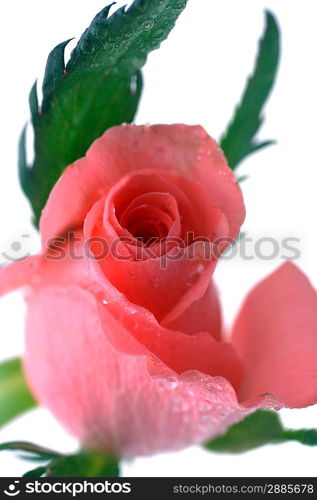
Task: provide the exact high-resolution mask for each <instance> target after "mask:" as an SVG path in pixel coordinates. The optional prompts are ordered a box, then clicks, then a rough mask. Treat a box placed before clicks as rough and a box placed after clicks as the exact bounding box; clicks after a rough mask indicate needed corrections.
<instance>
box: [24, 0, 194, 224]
mask: <svg viewBox="0 0 317 500" xmlns="http://www.w3.org/2000/svg"><path fill="white" fill-rule="evenodd" d="M186 2H187V0H151V1H150V2H149V1H148V0H135V1H134V3H133V4H132V5H131V7H130V8H129V9H125V8H121V9H118V10H117V11H116V12H115V13H114V14H112V15H111V16H110V17H109V9H110V6H107V7H105V8H104V9H103V10H102V11H101V12H100V13H99V14H97V16H96V17H95V18H94V20H93V21H92V23H91V25H90V26H89V28H88V29H87V30H86V31H85V33H84V34H83V35H82V37H81V38H80V40H79V42H78V44H77V46H76V47H75V49H74V50H73V52H72V54H71V57H70V60H69V61H68V63H67V65H66V66H65V63H64V49H65V46H66V45H67V43H68V41H66V42H62V43H61V44H59V45H58V46H57V47H55V49H54V50H53V51H52V52H51V54H50V55H49V58H48V61H47V66H46V71H45V78H44V83H43V102H42V105H41V108H38V109H37V113H36V112H35V111H34V110H35V108H36V106H37V104H36V95H34V88H33V92H32V93H31V97H30V102H31V104H32V122H33V127H34V136H35V139H34V149H35V160H34V163H33V165H32V168H28V166H27V163H26V160H25V134H23V135H22V137H21V141H20V146H19V153H20V154H19V171H20V178H21V184H22V187H23V190H24V191H25V193H26V195H27V196H28V198H29V200H30V201H31V204H32V207H33V211H34V214H35V218H36V221H38V219H39V217H40V213H41V210H42V208H43V206H44V205H45V202H46V200H47V197H48V195H49V193H50V191H51V189H52V187H53V185H54V184H55V182H56V181H57V179H58V178H59V177H60V175H61V173H62V172H63V170H64V169H65V167H66V166H67V165H69V164H71V163H72V162H73V161H74V160H76V159H78V158H80V157H82V156H83V155H84V154H85V152H86V151H87V149H88V147H89V146H90V144H91V143H92V142H93V140H94V139H96V138H97V137H99V136H100V135H101V134H102V133H103V132H104V131H105V130H106V129H108V128H109V127H112V126H114V125H119V124H121V123H123V122H131V121H132V120H133V118H134V116H135V113H136V110H137V106H138V102H139V98H140V95H141V89H142V77H141V73H140V69H141V68H142V66H143V65H144V64H145V62H146V58H147V55H148V53H149V52H150V51H152V50H153V49H156V48H158V47H159V45H160V43H161V42H162V41H163V40H164V39H165V38H166V37H167V36H168V34H169V32H170V31H171V29H172V28H173V26H174V24H175V22H176V20H177V18H178V16H179V14H180V13H181V12H182V10H183V9H184V8H185V6H186Z"/></svg>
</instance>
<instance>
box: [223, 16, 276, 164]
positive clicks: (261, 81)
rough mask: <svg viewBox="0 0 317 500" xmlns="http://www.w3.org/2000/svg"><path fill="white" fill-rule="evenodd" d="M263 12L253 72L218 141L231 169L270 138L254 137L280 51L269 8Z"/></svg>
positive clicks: (264, 144)
mask: <svg viewBox="0 0 317 500" xmlns="http://www.w3.org/2000/svg"><path fill="white" fill-rule="evenodd" d="M265 14H266V19H265V32H264V35H263V38H262V39H261V41H260V45H259V51H258V57H257V61H256V65H255V69H254V72H253V74H252V75H251V76H250V77H249V80H248V83H247V86H246V89H245V91H244V94H243V96H242V100H241V103H240V104H239V105H238V106H237V108H236V110H235V114H234V116H233V118H232V120H231V123H230V125H229V127H228V130H227V131H226V133H225V134H224V136H223V137H222V139H221V141H220V145H221V148H222V149H223V151H224V153H225V156H226V158H227V160H228V163H229V165H230V167H231V168H232V169H235V168H236V167H237V166H238V164H239V163H240V162H241V161H242V160H243V159H244V158H246V157H247V156H248V155H249V154H251V153H253V152H255V151H258V150H259V149H261V148H264V147H266V146H269V145H270V144H272V143H273V142H274V141H264V142H262V143H261V142H258V141H257V140H256V138H255V136H256V133H257V132H258V130H259V128H260V126H261V124H262V122H263V114H262V112H263V107H264V105H265V102H266V100H267V98H268V96H269V94H270V92H271V90H272V87H273V85H274V81H275V77H276V73H277V68H278V62H279V53H280V35H279V28H278V25H277V22H276V20H275V18H274V16H273V15H272V14H271V13H270V12H268V11H267V12H266V13H265Z"/></svg>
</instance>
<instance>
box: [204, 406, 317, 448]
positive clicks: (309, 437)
mask: <svg viewBox="0 0 317 500" xmlns="http://www.w3.org/2000/svg"><path fill="white" fill-rule="evenodd" d="M287 441H297V442H299V443H302V444H305V445H308V446H317V430H316V429H301V430H290V429H284V428H283V426H282V423H281V421H280V418H279V416H278V414H277V413H276V412H272V411H267V410H259V411H257V412H256V413H253V414H252V415H249V416H248V417H247V418H246V419H244V420H243V421H242V422H239V423H238V424H235V425H233V426H232V427H231V428H230V429H229V430H228V431H227V433H226V434H224V435H223V436H220V437H218V438H216V439H214V440H213V441H210V442H209V443H207V444H206V445H205V446H206V448H208V450H211V451H216V452H219V453H242V452H245V451H249V450H252V449H253V448H258V447H259V446H264V445H266V444H279V443H284V442H287Z"/></svg>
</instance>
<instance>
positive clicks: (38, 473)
mask: <svg viewBox="0 0 317 500" xmlns="http://www.w3.org/2000/svg"><path fill="white" fill-rule="evenodd" d="M45 472H46V467H37V468H36V469H32V470H29V471H28V472H26V473H25V474H23V476H22V477H42V476H43V475H44V474H45Z"/></svg>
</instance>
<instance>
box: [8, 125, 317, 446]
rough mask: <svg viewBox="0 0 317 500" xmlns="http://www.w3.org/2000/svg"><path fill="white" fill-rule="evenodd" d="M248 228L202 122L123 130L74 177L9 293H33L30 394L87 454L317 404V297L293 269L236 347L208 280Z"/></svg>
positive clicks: (50, 209)
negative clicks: (260, 412)
mask: <svg viewBox="0 0 317 500" xmlns="http://www.w3.org/2000/svg"><path fill="white" fill-rule="evenodd" d="M243 219H244V205H243V200H242V195H241V191H240V188H239V186H238V184H237V182H236V179H235V177H234V175H233V173H232V172H231V170H230V169H229V167H228V166H227V164H226V161H225V158H224V156H223V154H222V152H221V151H220V150H219V148H218V146H217V145H216V143H215V142H214V141H213V140H212V139H211V138H210V137H208V135H207V134H206V132H205V131H204V130H203V129H202V128H200V127H188V126H185V125H172V126H153V127H136V126H132V125H129V126H128V125H126V126H121V127H115V128H113V129H111V130H108V131H107V132H106V133H105V134H104V135H103V136H102V137H101V138H100V139H98V140H96V141H95V142H94V143H93V145H92V146H91V148H90V149H89V151H88V152H87V155H86V157H85V158H82V159H80V160H78V161H76V162H75V163H74V164H73V165H70V166H69V167H68V168H67V169H66V170H65V172H64V174H63V175H62V177H61V178H60V180H59V181H58V182H57V184H56V185H55V187H54V189H53V190H52V192H51V195H50V197H49V200H48V202H47V204H46V207H45V209H44V210H43V213H42V218H41V223H40V229H41V235H42V239H43V253H42V254H41V255H39V256H35V257H30V258H28V259H26V260H23V261H20V262H17V263H15V264H13V265H9V266H7V267H4V268H3V269H2V270H1V273H0V290H1V292H2V293H5V292H8V291H10V290H11V289H13V288H16V287H22V286H23V287H25V290H26V300H27V303H28V315H27V337H26V352H25V358H24V361H25V368H26V373H27V376H28V379H29V382H30V385H31V387H32V389H33V391H34V394H35V395H36V397H37V398H38V400H39V401H40V402H41V403H42V404H43V405H44V406H46V407H48V408H49V409H50V410H51V411H52V412H53V413H54V414H55V415H56V417H57V418H58V419H59V420H60V421H61V422H62V423H63V424H64V425H65V426H66V427H67V428H68V429H69V430H70V431H71V432H72V433H73V434H74V435H75V436H77V437H78V438H79V439H80V441H81V442H82V443H83V444H84V445H85V446H87V447H90V448H95V449H99V450H105V451H111V452H114V453H117V454H119V455H125V456H133V455H142V454H143V455H145V454H150V453H155V452H159V451H164V450H176V449H179V448H182V447H184V446H186V445H190V444H193V443H200V442H203V441H205V440H208V439H210V438H212V437H214V436H217V435H219V434H221V433H223V432H224V431H225V430H226V429H227V428H228V427H229V426H230V425H232V424H233V423H235V422H237V421H239V420H241V419H242V418H244V417H245V416H246V415H248V414H249V413H251V412H253V411H255V410H256V409H257V408H260V407H262V408H263V407H265V408H267V407H272V406H273V407H276V408H279V407H281V406H283V405H285V406H289V407H301V406H307V405H309V404H313V403H315V402H316V401H317V377H316V373H317V355H316V354H317V335H316V331H317V307H316V306H317V300H316V292H315V291H314V290H313V288H312V287H311V285H310V284H309V282H308V281H307V279H306V278H305V277H304V276H303V274H302V273H301V272H300V271H299V270H298V269H297V268H296V267H295V266H294V265H292V264H290V263H286V264H284V265H283V266H282V267H281V268H279V269H278V270H277V271H276V272H275V273H274V274H272V275H271V276H270V277H268V278H267V279H266V280H265V281H263V282H262V283H260V284H259V285H258V286H257V287H256V288H255V289H254V290H253V291H252V292H251V293H250V295H249V297H248V298H247V300H246V301H245V303H244V305H243V307H242V309H241V312H240V314H239V315H238V319H237V320H236V322H235V325H234V327H233V329H232V334H231V337H230V343H229V342H225V341H224V340H223V336H222V330H221V320H220V312H219V303H218V297H217V293H216V290H215V288H214V286H213V285H212V283H211V280H210V279H211V276H212V272H213V270H214V268H215V265H216V261H217V257H218V254H217V250H218V249H219V248H218V247H219V241H221V242H226V241H227V242H228V241H230V239H234V238H235V237H236V236H237V235H238V232H239V228H240V226H241V224H242V222H243ZM70 231H73V233H71V234H72V236H71V237H70V238H69V237H66V236H67V234H68V233H69V232H70ZM56 237H60V239H56ZM54 238H55V239H54ZM162 241H163V242H164V243H163V244H162ZM48 242H49V246H48V245H47V244H48ZM225 244H226V243H225ZM220 246H221V245H220ZM109 249H111V251H110V252H109V251H108V250H109ZM215 250H216V251H215ZM219 251H221V248H220V249H219Z"/></svg>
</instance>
